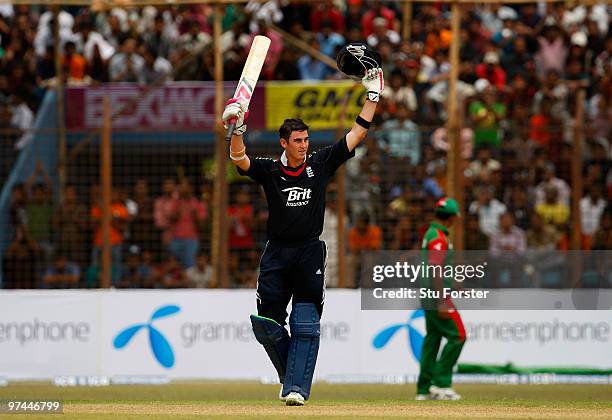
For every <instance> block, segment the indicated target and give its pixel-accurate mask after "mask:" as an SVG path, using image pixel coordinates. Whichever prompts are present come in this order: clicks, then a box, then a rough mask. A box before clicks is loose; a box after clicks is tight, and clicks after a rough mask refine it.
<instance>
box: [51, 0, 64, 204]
mask: <svg viewBox="0 0 612 420" xmlns="http://www.w3.org/2000/svg"><path fill="white" fill-rule="evenodd" d="M60 12H61V6H53V19H54V24H53V36H54V48H55V79H56V84H55V98H56V104H57V105H56V106H57V140H58V143H57V148H58V153H57V156H58V165H57V178H58V182H59V191H58V192H59V197H58V198H59V200H60V201H61V200H62V198H63V196H64V188H65V187H66V101H65V100H64V97H65V95H64V65H63V63H62V43H61V38H60V19H59V17H60Z"/></svg>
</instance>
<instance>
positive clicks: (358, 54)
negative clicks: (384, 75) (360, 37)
mask: <svg viewBox="0 0 612 420" xmlns="http://www.w3.org/2000/svg"><path fill="white" fill-rule="evenodd" d="M336 64H337V65H338V70H340V71H341V72H342V73H344V74H346V75H347V76H348V77H350V78H351V79H353V80H357V81H359V80H361V79H362V78H363V76H364V75H365V72H366V71H367V70H371V69H375V68H377V67H380V66H382V58H381V56H380V54H379V53H377V52H376V51H374V50H373V49H372V48H370V46H369V45H368V44H364V43H363V42H353V43H350V44H347V45H345V46H344V47H343V48H342V49H341V50H340V52H339V53H338V56H337V57H336Z"/></svg>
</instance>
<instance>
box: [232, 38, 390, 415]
mask: <svg viewBox="0 0 612 420" xmlns="http://www.w3.org/2000/svg"><path fill="white" fill-rule="evenodd" d="M350 47H351V45H349V46H346V47H344V48H343V50H342V51H341V52H340V54H339V56H338V67H339V69H340V70H341V71H343V72H344V73H345V74H347V75H349V76H355V75H356V74H359V78H360V80H361V82H362V83H363V86H364V87H365V88H366V91H367V99H366V101H365V103H364V105H363V109H362V110H361V112H360V114H359V116H358V117H357V119H356V121H355V123H354V124H353V127H352V128H351V130H350V131H349V132H348V133H347V134H346V135H345V136H344V137H343V138H341V139H340V140H338V141H337V142H336V143H335V144H333V145H332V146H328V147H325V148H323V149H321V150H319V151H317V152H314V153H311V154H308V147H309V135H308V126H307V125H306V124H305V123H304V121H302V120H301V119H292V118H291V119H286V120H285V121H284V122H283V124H282V125H281V126H280V128H279V137H280V145H281V147H282V148H283V153H282V155H281V156H280V158H279V159H277V160H274V159H268V158H257V157H252V156H249V155H247V153H246V147H245V144H244V141H243V135H244V133H245V131H246V128H247V126H246V117H247V114H248V110H247V109H246V106H245V104H244V103H241V102H240V101H239V100H234V99H231V100H230V101H228V103H227V106H226V107H225V111H224V112H223V117H222V118H223V122H224V124H225V126H226V128H227V127H228V126H229V124H230V123H231V122H235V123H236V128H235V129H234V131H233V135H232V137H231V142H230V158H231V161H232V163H233V164H234V165H235V166H237V168H238V172H239V173H240V174H241V175H247V176H249V177H250V178H251V179H253V180H254V181H255V182H257V183H258V184H260V185H261V186H262V187H263V190H264V192H265V195H266V200H267V203H268V210H269V216H268V222H267V237H268V242H267V243H266V246H265V249H264V251H263V255H262V257H261V262H260V273H259V278H258V281H257V292H256V298H257V313H258V314H257V315H251V323H252V326H253V332H254V333H255V338H256V339H257V341H258V342H259V343H261V344H262V345H263V347H264V349H265V351H266V353H267V354H268V356H269V358H270V360H271V362H272V364H273V365H274V367H275V368H276V371H277V372H278V377H279V380H280V382H281V383H282V384H283V385H282V388H281V392H280V395H279V398H280V400H281V401H284V402H285V404H286V405H288V406H301V405H304V401H305V400H307V399H308V397H309V396H310V387H311V384H312V379H313V374H314V369H315V364H316V361H317V354H318V351H319V337H320V324H319V321H320V319H321V314H322V312H323V301H324V298H325V260H326V256H327V255H326V254H327V250H326V247H325V243H324V242H323V241H321V240H319V236H320V235H321V232H322V230H323V217H324V213H325V190H326V188H327V184H328V182H329V181H330V179H331V178H332V176H333V175H334V173H335V171H336V170H337V169H338V167H340V165H342V164H343V163H344V162H345V161H347V160H348V159H350V158H351V157H353V156H354V155H355V148H356V147H357V146H358V145H359V144H360V143H361V142H362V141H363V140H364V139H365V138H366V135H367V133H368V129H369V128H370V124H371V121H372V118H373V117H374V111H375V110H376V105H377V102H378V100H379V96H380V93H381V92H382V90H383V88H384V78H383V72H382V69H381V68H380V65H381V61H380V56H379V55H378V54H377V53H376V52H374V51H372V50H371V49H370V48H369V47H367V46H365V44H358V46H355V47H354V48H353V52H351V49H350ZM290 300H291V301H292V308H291V315H290V317H289V329H290V332H291V334H289V333H288V332H287V330H286V328H285V325H286V319H287V305H288V304H289V301H290Z"/></svg>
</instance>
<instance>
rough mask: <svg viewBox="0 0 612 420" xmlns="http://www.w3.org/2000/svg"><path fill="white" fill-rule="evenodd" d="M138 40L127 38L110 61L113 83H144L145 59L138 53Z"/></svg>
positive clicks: (110, 74) (110, 73)
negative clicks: (119, 50)
mask: <svg viewBox="0 0 612 420" xmlns="http://www.w3.org/2000/svg"><path fill="white" fill-rule="evenodd" d="M136 46H137V44H136V40H135V39H134V38H127V39H126V40H125V41H124V42H123V45H122V47H121V52H120V53H117V54H115V55H114V56H113V58H112V59H111V60H110V64H109V76H110V80H111V81H112V82H138V83H144V82H145V79H144V72H143V69H144V65H145V61H144V58H142V56H141V55H140V54H138V53H137V52H136Z"/></svg>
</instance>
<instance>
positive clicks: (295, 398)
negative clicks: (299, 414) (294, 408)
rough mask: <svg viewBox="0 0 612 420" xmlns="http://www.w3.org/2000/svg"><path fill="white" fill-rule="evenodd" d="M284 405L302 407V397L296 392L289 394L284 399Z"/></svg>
mask: <svg viewBox="0 0 612 420" xmlns="http://www.w3.org/2000/svg"><path fill="white" fill-rule="evenodd" d="M285 404H287V405H304V397H302V395H301V394H300V393H298V392H295V391H294V392H290V393H289V395H287V396H286V397H285Z"/></svg>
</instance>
